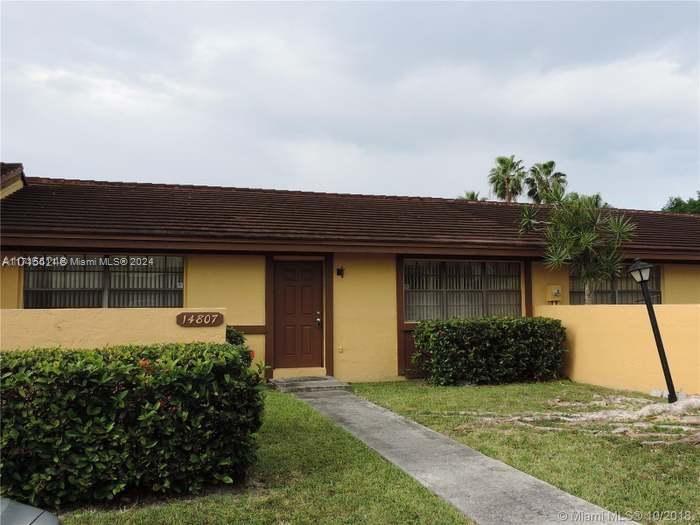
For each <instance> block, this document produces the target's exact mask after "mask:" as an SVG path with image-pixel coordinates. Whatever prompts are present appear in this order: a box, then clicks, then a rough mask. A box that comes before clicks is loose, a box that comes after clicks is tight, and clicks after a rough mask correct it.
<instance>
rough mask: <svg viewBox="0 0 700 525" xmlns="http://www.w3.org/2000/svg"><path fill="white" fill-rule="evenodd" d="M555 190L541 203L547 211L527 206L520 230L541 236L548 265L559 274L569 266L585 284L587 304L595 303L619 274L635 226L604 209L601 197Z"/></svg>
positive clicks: (558, 187) (622, 217) (545, 196)
mask: <svg viewBox="0 0 700 525" xmlns="http://www.w3.org/2000/svg"><path fill="white" fill-rule="evenodd" d="M553 186H554V189H553V190H552V191H547V192H546V194H545V195H543V202H547V203H549V204H550V206H549V207H548V208H547V209H546V210H543V209H542V208H541V207H539V206H534V205H529V206H525V207H524V208H523V213H522V217H521V221H520V232H521V233H527V232H531V231H535V232H538V233H539V234H540V235H541V236H542V237H543V239H544V240H545V243H546V245H545V250H544V262H545V265H546V266H547V267H549V268H552V269H555V270H557V269H560V268H563V267H565V266H568V267H569V268H570V271H571V272H572V273H573V274H574V275H577V276H578V277H579V278H580V279H581V280H583V284H584V297H585V303H586V304H593V302H594V301H593V299H594V298H593V292H594V290H595V288H596V286H597V285H598V284H599V283H600V282H602V281H607V280H610V279H612V278H613V277H616V276H619V275H620V273H621V271H622V263H623V254H622V245H623V244H624V243H626V242H628V241H629V240H630V239H631V238H632V237H633V235H634V231H635V229H636V226H635V224H634V223H633V222H632V221H630V219H629V218H627V217H625V215H624V214H621V213H619V212H617V211H616V210H615V209H614V208H610V207H606V205H605V201H604V200H603V199H602V197H601V196H600V194H595V195H580V194H577V193H565V192H564V190H563V187H562V186H560V185H558V184H554V185H553ZM545 214H546V216H544V215H545Z"/></svg>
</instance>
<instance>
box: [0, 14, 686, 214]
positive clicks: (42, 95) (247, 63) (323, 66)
mask: <svg viewBox="0 0 700 525" xmlns="http://www.w3.org/2000/svg"><path fill="white" fill-rule="evenodd" d="M458 7H459V9H467V10H475V12H476V11H478V9H482V7H477V6H476V5H475V4H473V5H465V6H458ZM13 8H14V9H17V7H16V6H13ZM224 8H225V9H230V10H231V12H236V9H239V8H238V7H237V6H234V5H231V6H223V7H221V8H220V9H224ZM34 9H37V8H34ZM134 9H136V8H134ZM161 9H168V12H169V13H177V12H178V9H180V8H179V7H178V4H173V5H172V6H166V5H163V6H162V7H158V8H152V9H149V10H146V11H144V12H143V13H142V15H143V30H142V32H139V31H138V30H139V27H138V26H137V27H136V29H134V28H133V27H132V26H129V27H128V29H129V30H131V31H135V33H134V34H125V35H124V36H122V37H120V38H114V37H112V36H110V34H109V32H108V31H105V34H104V35H102V34H99V35H97V36H95V35H92V36H90V37H89V36H88V35H86V34H81V35H80V37H79V38H78V39H77V40H76V41H73V40H70V36H69V35H70V31H69V29H70V21H69V20H63V21H62V24H65V27H64V26H63V25H61V24H55V25H54V26H52V27H51V28H50V30H49V29H47V30H45V31H36V30H35V31H32V30H31V29H32V28H31V27H24V28H23V30H22V31H17V30H18V28H19V26H18V25H16V24H15V25H12V24H9V25H8V26H7V27H8V28H9V29H10V30H11V32H12V31H17V32H14V33H11V34H9V35H8V36H7V37H6V39H7V41H8V42H10V44H12V43H14V44H15V45H14V47H12V46H5V49H4V50H3V60H4V66H3V80H2V88H3V120H2V125H3V132H4V135H5V136H4V141H3V142H4V144H3V149H4V152H5V154H6V155H9V156H8V157H7V159H8V160H20V161H24V162H25V164H26V165H27V167H28V171H29V172H30V173H32V171H33V167H34V166H39V167H41V169H42V174H43V175H51V174H53V175H55V176H63V175H68V176H82V177H86V178H94V177H101V178H120V179H123V178H129V177H133V178H137V179H140V180H145V179H148V178H151V179H154V180H155V179H157V180H161V181H173V182H207V183H217V184H237V185H246V186H268V187H269V186H272V187H288V188H302V189H318V190H325V191H353V192H364V193H370V192H380V193H381V192H385V193H411V194H426V195H448V196H451V195H456V194H458V193H460V192H462V191H463V190H465V189H476V190H480V191H482V193H486V191H487V188H486V173H487V172H488V169H489V167H490V165H491V163H492V161H493V157H495V156H496V155H499V154H510V153H515V154H516V155H519V156H521V157H523V158H524V159H525V161H526V162H527V163H530V162H536V161H541V160H546V159H550V158H552V159H555V160H557V162H558V164H559V165H560V166H561V168H562V169H563V170H564V171H567V172H568V173H569V175H570V178H571V180H572V186H573V187H574V188H575V189H581V190H585V191H603V192H604V193H606V197H607V198H608V200H610V201H611V202H615V203H616V204H620V205H625V203H626V202H628V204H627V205H630V206H642V205H644V206H655V205H657V206H658V205H660V204H662V203H663V201H665V197H666V196H665V195H655V196H652V197H647V196H645V195H641V194H639V193H634V194H630V192H629V191H628V190H627V189H626V188H629V184H628V181H629V177H630V176H635V177H638V178H639V177H641V178H643V180H644V181H645V182H644V184H645V186H646V187H657V188H658V192H659V193H663V192H667V191H670V190H671V188H673V189H674V191H675V192H676V193H686V194H690V193H692V191H694V188H695V187H696V186H698V179H697V174H698V171H699V169H700V168H699V166H700V161H699V160H698V158H697V150H698V137H699V136H700V131H699V130H698V122H699V119H698V116H699V112H700V100H699V99H700V85H699V77H698V65H697V60H696V59H692V60H691V59H689V56H688V55H687V54H682V52H683V51H684V49H685V48H683V46H679V45H677V42H678V41H679V40H678V39H679V36H678V34H679V32H678V31H677V30H676V28H673V31H671V30H669V32H668V35H667V37H666V38H664V39H660V40H658V42H656V41H654V42H651V43H650V44H649V45H646V46H644V47H643V48H640V49H641V50H631V51H630V50H629V49H627V48H624V49H623V51H624V52H622V51H620V53H618V54H617V55H615V54H614V53H610V52H607V49H606V53H605V54H603V53H599V54H598V55H597V56H596V57H595V59H593V58H591V59H587V60H573V59H572V60H559V61H551V60H548V57H550V56H551V54H552V53H551V50H549V49H548V48H546V47H545V48H543V47H542V44H541V42H540V43H532V44H529V43H528V42H529V40H528V39H529V38H531V36H530V35H529V34H527V32H526V31H525V33H523V34H520V35H514V36H513V44H512V55H513V57H516V59H513V60H511V61H510V62H504V61H503V59H499V60H496V59H491V58H490V53H491V52H492V49H491V48H492V47H493V45H494V44H493V42H491V44H489V43H487V42H486V40H484V42H481V41H479V39H478V38H477V37H478V35H479V34H481V36H482V37H484V38H486V37H487V36H489V35H488V31H489V29H488V28H484V29H483V33H478V31H479V29H478V28H477V29H474V31H477V33H478V34H475V35H472V36H473V38H474V40H475V41H477V43H478V45H477V47H476V48H474V47H473V46H474V44H473V42H471V41H469V42H465V43H463V44H461V45H463V48H460V47H459V46H457V47H454V48H450V49H447V48H446V47H447V46H448V45H447V44H445V42H444V41H440V39H439V38H437V37H436V40H438V42H437V43H434V42H430V41H426V42H425V44H424V46H422V47H420V48H418V47H416V45H415V42H413V41H412V38H413V37H414V35H413V34H412V33H410V32H409V31H408V30H406V31H407V32H405V33H401V31H402V30H403V27H402V26H401V25H400V23H399V22H400V20H397V21H396V22H397V24H396V25H394V26H392V28H391V31H390V32H389V34H390V36H391V38H389V37H386V35H384V34H382V35H376V34H373V33H372V32H371V31H370V30H362V29H361V28H360V25H358V26H357V27H352V28H350V29H348V27H346V26H342V25H341V24H340V23H339V22H338V21H337V20H336V19H333V18H332V17H330V18H329V16H327V13H326V14H325V15H323V16H321V15H319V16H317V17H316V18H309V19H306V18H304V17H301V16H300V17H299V18H298V19H295V20H293V21H290V20H287V19H284V20H282V19H275V20H267V19H266V18H265V16H268V15H269V13H270V12H273V11H274V9H272V8H266V9H267V10H266V11H265V16H262V15H260V16H257V17H248V18H245V17H242V18H241V19H240V20H239V19H238V18H237V17H235V16H229V18H226V17H225V16H224V15H222V16H221V17H220V18H221V19H217V18H216V17H214V16H212V15H207V16H198V17H195V18H196V20H194V19H193V20H192V21H190V20H189V19H188V18H187V16H186V15H183V16H182V19H181V20H177V19H176V18H175V19H174V20H169V25H163V27H162V28H161V26H160V25H159V23H158V18H157V17H155V18H150V19H149V17H153V16H154V13H159V12H161V11H160V10H161ZM182 9H186V8H184V7H183V8H182ZM187 9H190V10H192V9H195V8H194V7H188V8H187ZM197 9H199V8H197ZM241 9H242V8H241ZM249 9H251V10H254V9H253V8H252V7H251V8H249ZM335 9H337V8H336V7H334V6H328V7H324V10H325V11H328V12H335ZM338 9H339V8H338ZM345 9H350V7H349V6H348V7H346V8H345ZM353 9H359V11H352V12H353V13H359V12H362V9H363V8H361V7H360V6H358V7H355V8H353ZM426 9H428V8H427V7H426ZM483 9H486V7H483ZM325 11H324V12H325ZM196 12H197V13H205V14H206V13H209V11H206V10H203V11H201V12H200V11H196ZM212 12H213V11H212ZM217 12H218V11H217ZM221 12H222V13H223V11H221ZM339 12H340V11H339ZM342 12H344V13H347V12H348V11H347V10H346V11H342ZM397 12H398V11H397ZM285 13H287V15H288V14H289V13H290V11H285ZM317 14H318V13H317ZM324 16H325V18H324ZM339 16H340V15H339ZM371 16H373V15H372V14H369V15H367V20H366V21H367V22H368V23H370V22H373V20H371V19H370V17H371ZM126 18H127V17H125V19H126ZM359 19H360V21H361V20H362V17H359ZM33 20H37V19H36V17H26V19H23V23H25V24H27V23H31V21H33ZM104 20H111V19H110V18H108V17H106V18H104V19H103V23H105V22H104ZM273 22H274V23H273ZM109 23H115V24H116V23H117V22H109ZM433 23H436V22H433ZM443 23H444V31H445V32H446V34H449V35H450V36H451V38H453V39H458V38H462V34H461V33H459V32H454V31H456V30H455V27H458V25H457V26H454V25H450V24H448V23H447V22H444V21H443ZM333 24H335V26H334V25H333ZM358 24H359V23H358ZM108 27H109V29H111V30H112V31H113V32H114V33H119V31H118V30H117V28H115V27H112V26H108ZM108 27H105V29H107V28H108ZM368 27H369V26H368ZM421 27H423V26H421ZM630 27H632V26H630ZM3 28H4V29H5V27H3ZM123 29H124V31H126V29H127V28H126V26H125V27H124V28H123ZM51 31H54V33H51ZM387 31H389V28H388V26H387ZM450 31H452V33H450ZM628 31H631V30H629V29H628ZM695 31H696V32H697V28H696V29H695ZM438 32H439V31H438V30H437V29H436V35H437V33H438ZM29 34H31V35H33V38H39V39H44V41H43V42H42V43H43V45H42V46H37V47H36V49H35V51H34V52H33V54H31V55H29V56H24V55H21V53H20V51H16V52H15V54H9V56H8V55H7V53H9V52H8V51H7V49H15V50H18V49H19V47H18V45H19V44H20V43H22V42H24V41H25V40H24V39H26V38H28V37H27V36H26V35H29ZM568 36H570V38H571V39H574V40H575V39H578V40H580V41H581V42H583V43H584V44H585V46H589V47H591V46H592V42H591V41H590V38H591V37H590V34H589V33H587V32H586V31H582V32H581V33H579V34H572V35H568ZM615 38H617V34H616V35H615ZM615 38H613V37H609V41H608V42H609V45H608V47H609V48H611V49H613V48H615V46H616V45H617V44H616V42H617V41H616V40H615ZM66 41H67V42H68V43H69V44H70V45H68V44H66V45H67V48H66V49H64V50H62V51H61V50H60V46H61V45H63V44H64V43H65V42H66ZM127 41H128V45H129V47H128V52H127V51H123V49H125V48H126V44H125V42H127ZM445 41H446V39H445ZM533 42H534V41H533ZM669 42H673V45H670V44H669ZM52 44H55V46H57V47H58V49H52ZM652 44H653V45H652ZM450 45H451V44H450ZM470 45H471V46H472V47H469V46H470ZM556 46H557V44H552V48H551V49H552V50H554V49H555V47H556ZM521 47H522V48H523V49H522V52H521V50H520V48H521ZM650 47H651V48H653V49H650ZM543 49H545V50H548V51H550V52H543ZM620 49H622V48H620ZM44 50H52V52H48V51H44ZM81 50H82V51H81ZM96 50H97V51H96ZM416 50H417V51H419V52H417V51H416ZM448 51H449V52H448ZM81 52H82V53H84V56H82V55H81ZM20 55H21V56H20ZM141 56H142V57H143V59H142V60H141V61H139V57H141ZM518 57H519V58H518ZM8 58H9V60H8ZM691 58H692V56H691ZM689 64H690V65H689ZM388 71H391V74H389V73H387V72H388ZM77 135H79V136H80V137H81V141H82V144H81V146H82V147H81V159H80V161H81V162H80V164H79V165H77V166H76V165H71V166H70V167H71V169H70V171H68V170H66V172H65V173H63V172H61V170H63V166H66V165H67V164H66V163H67V162H68V161H67V160H66V159H67V158H68V156H69V154H68V153H67V152H72V150H73V149H74V148H75V145H76V144H75V137H76V136H77ZM115 151H118V157H119V158H118V159H114V157H115V155H117V154H115ZM10 157H12V158H10ZM71 162H72V161H71ZM135 165H137V166H138V167H139V172H138V173H136V172H134V171H133V167H134V166H135ZM76 167H77V169H76ZM96 167H99V170H97V169H96ZM129 168H131V169H129ZM662 178H668V180H667V181H664V182H663V183H662V182H660V180H661V179H662ZM618 181H623V182H620V183H618ZM608 192H609V193H610V195H607V193H608ZM635 203H637V204H635Z"/></svg>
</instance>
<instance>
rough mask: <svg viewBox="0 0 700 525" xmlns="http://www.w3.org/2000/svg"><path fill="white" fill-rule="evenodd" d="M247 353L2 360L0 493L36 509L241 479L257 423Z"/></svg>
mask: <svg viewBox="0 0 700 525" xmlns="http://www.w3.org/2000/svg"><path fill="white" fill-rule="evenodd" d="M259 381H260V379H259V377H258V375H257V374H255V373H254V372H253V371H251V370H250V354H249V352H248V351H247V350H246V349H245V348H243V347H236V346H232V345H229V344H225V343H222V344H207V343H193V344H185V345H182V344H165V345H149V346H123V347H114V348H107V349H102V350H65V349H36V350H30V351H26V352H23V351H18V352H13V353H5V354H3V355H2V377H1V389H0V396H1V398H0V409H1V410H2V437H1V443H2V459H1V463H0V470H1V475H2V494H3V495H7V496H10V497H13V498H16V499H18V500H20V501H25V502H29V503H32V504H35V505H39V506H49V507H60V506H64V505H66V504H71V503H75V502H78V501H81V502H96V501H104V500H110V499H113V498H114V497H115V496H117V495H119V494H120V493H122V492H125V491H130V490H135V491H152V492H157V493H195V492H198V491H200V490H201V489H202V488H203V487H204V486H205V485H208V484H212V483H217V482H218V483H233V482H234V481H240V480H241V479H242V478H243V477H244V476H245V472H246V470H247V468H248V467H249V466H250V465H251V464H252V463H253V461H254V459H255V441H254V437H253V433H254V432H255V431H257V430H258V428H259V427H260V423H261V417H262V407H263V403H262V392H261V391H260V388H259V387H258V385H259Z"/></svg>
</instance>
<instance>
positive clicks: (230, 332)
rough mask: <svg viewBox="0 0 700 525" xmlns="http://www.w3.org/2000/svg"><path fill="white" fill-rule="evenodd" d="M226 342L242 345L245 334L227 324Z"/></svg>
mask: <svg viewBox="0 0 700 525" xmlns="http://www.w3.org/2000/svg"><path fill="white" fill-rule="evenodd" d="M226 342H227V343H228V344H231V345H244V344H245V336H244V335H243V334H242V333H241V332H239V331H238V330H236V329H235V328H234V327H233V326H231V325H228V326H227V327H226Z"/></svg>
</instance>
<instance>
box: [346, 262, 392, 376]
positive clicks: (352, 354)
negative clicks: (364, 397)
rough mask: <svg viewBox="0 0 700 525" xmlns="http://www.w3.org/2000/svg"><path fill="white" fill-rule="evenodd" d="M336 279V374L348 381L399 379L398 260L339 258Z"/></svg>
mask: <svg viewBox="0 0 700 525" xmlns="http://www.w3.org/2000/svg"><path fill="white" fill-rule="evenodd" d="M334 263H335V267H336V268H337V267H339V266H342V267H343V268H345V277H342V278H341V277H338V276H337V275H336V276H333V279H334V290H333V308H334V313H333V334H334V335H333V342H334V347H335V348H334V353H333V356H334V357H333V360H334V375H335V376H336V377H338V378H339V379H341V380H345V381H380V380H388V379H396V378H397V374H398V363H397V324H396V323H397V319H396V316H397V312H396V258H395V257H394V256H393V255H370V254H368V255H351V254H336V255H335V260H334Z"/></svg>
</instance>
